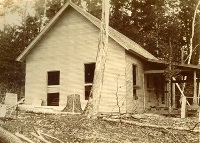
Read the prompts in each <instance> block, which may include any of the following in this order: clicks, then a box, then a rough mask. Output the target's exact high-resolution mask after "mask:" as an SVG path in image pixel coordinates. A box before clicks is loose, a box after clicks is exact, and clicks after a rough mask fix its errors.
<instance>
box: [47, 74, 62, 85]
mask: <svg viewBox="0 0 200 143" xmlns="http://www.w3.org/2000/svg"><path fill="white" fill-rule="evenodd" d="M59 84H60V71H50V72H48V85H59Z"/></svg>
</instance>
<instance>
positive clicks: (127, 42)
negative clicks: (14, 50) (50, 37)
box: [16, 1, 158, 61]
mask: <svg viewBox="0 0 200 143" xmlns="http://www.w3.org/2000/svg"><path fill="white" fill-rule="evenodd" d="M69 6H71V7H73V8H74V9H75V10H76V11H78V12H79V13H80V14H81V15H83V16H84V17H85V18H86V19H88V20H89V21H90V22H91V23H93V24H94V25H96V26H97V27H98V28H100V24H101V21H100V20H99V19H97V18H96V17H94V16H92V15H91V14H89V13H88V12H86V11H84V10H83V9H81V8H80V7H78V6H77V5H75V4H74V3H72V2H71V1H68V2H67V3H66V4H65V5H64V6H63V7H62V8H61V9H60V10H59V11H58V12H57V14H56V15H55V16H54V17H53V18H52V19H51V20H50V22H49V23H48V24H47V25H46V26H45V28H44V29H43V30H42V31H41V32H40V33H39V34H38V36H36V38H35V39H34V40H33V41H32V42H31V43H30V44H29V46H28V47H27V48H25V49H24V51H23V52H22V53H21V54H20V55H19V56H18V57H17V59H16V60H17V61H24V59H25V57H26V56H27V55H28V53H29V52H30V51H31V50H32V49H33V48H34V46H35V45H36V44H37V43H38V42H39V41H40V40H41V39H42V37H43V36H44V35H45V34H46V33H47V32H48V30H49V29H50V28H51V27H52V26H53V25H54V24H55V22H56V21H57V20H58V19H59V17H60V15H61V14H62V13H63V12H64V11H65V9H67V8H68V7H69ZM109 36H110V37H111V38H112V39H113V40H115V41H116V42H117V43H118V44H120V45H121V46H122V47H124V48H125V49H126V50H128V51H130V52H132V53H134V54H136V55H137V56H139V57H141V58H144V59H146V60H148V59H154V60H158V59H157V58H156V57H154V56H153V55H152V54H150V53H149V52H148V51H147V50H145V49H144V48H142V47H141V46H140V45H138V44H137V43H135V42H134V41H132V40H131V39H129V38H127V37H126V36H124V35H123V34H121V33H119V32H118V31H116V30H115V29H113V28H111V27H109Z"/></svg>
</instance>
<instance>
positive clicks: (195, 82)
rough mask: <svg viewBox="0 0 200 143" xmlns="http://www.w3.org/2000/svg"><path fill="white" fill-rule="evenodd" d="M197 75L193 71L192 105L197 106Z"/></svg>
mask: <svg viewBox="0 0 200 143" xmlns="http://www.w3.org/2000/svg"><path fill="white" fill-rule="evenodd" d="M196 79H197V73H196V71H194V95H193V105H197V80H196Z"/></svg>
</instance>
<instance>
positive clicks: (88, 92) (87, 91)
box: [85, 85, 92, 100]
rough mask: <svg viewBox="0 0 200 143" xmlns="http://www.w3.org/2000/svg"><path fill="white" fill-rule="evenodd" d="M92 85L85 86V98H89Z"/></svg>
mask: <svg viewBox="0 0 200 143" xmlns="http://www.w3.org/2000/svg"><path fill="white" fill-rule="evenodd" d="M91 89H92V85H88V86H85V100H89V96H90V91H91Z"/></svg>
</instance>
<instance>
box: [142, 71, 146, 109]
mask: <svg viewBox="0 0 200 143" xmlns="http://www.w3.org/2000/svg"><path fill="white" fill-rule="evenodd" d="M145 79H146V76H145V74H143V76H142V81H143V92H144V94H143V96H144V98H143V99H144V101H143V102H144V105H143V106H144V111H145V110H146V97H145V96H146V94H145V93H146V90H145V89H146V88H145Z"/></svg>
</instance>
